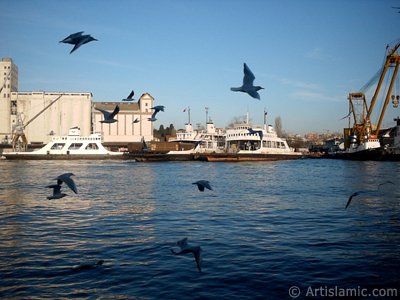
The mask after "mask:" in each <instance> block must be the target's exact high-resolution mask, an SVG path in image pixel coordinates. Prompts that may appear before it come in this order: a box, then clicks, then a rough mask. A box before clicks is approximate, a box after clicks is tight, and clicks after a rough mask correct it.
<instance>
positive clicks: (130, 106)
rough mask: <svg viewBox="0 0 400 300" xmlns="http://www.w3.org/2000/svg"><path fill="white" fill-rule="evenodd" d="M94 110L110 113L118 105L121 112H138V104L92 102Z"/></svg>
mask: <svg viewBox="0 0 400 300" xmlns="http://www.w3.org/2000/svg"><path fill="white" fill-rule="evenodd" d="M93 104H94V108H99V109H104V110H109V111H112V110H114V108H115V106H116V105H118V106H119V109H120V110H122V111H138V110H139V104H138V103H137V102H93Z"/></svg>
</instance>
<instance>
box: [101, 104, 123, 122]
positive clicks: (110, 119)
mask: <svg viewBox="0 0 400 300" xmlns="http://www.w3.org/2000/svg"><path fill="white" fill-rule="evenodd" d="M96 109H97V110H98V111H101V112H102V113H103V116H104V120H103V121H100V123H108V124H111V123H114V122H117V121H118V120H117V119H114V117H115V116H116V115H117V114H118V112H119V106H118V105H117V106H115V108H114V111H113V112H112V113H110V112H108V111H106V110H103V109H100V108H97V107H96Z"/></svg>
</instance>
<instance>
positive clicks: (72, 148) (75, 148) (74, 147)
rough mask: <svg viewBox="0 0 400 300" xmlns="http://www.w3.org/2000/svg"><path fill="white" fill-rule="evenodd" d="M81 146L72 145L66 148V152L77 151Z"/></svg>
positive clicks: (77, 144) (78, 144) (79, 144)
mask: <svg viewBox="0 0 400 300" xmlns="http://www.w3.org/2000/svg"><path fill="white" fill-rule="evenodd" d="M82 145H83V144H82V143H72V144H71V146H69V147H68V150H78V149H79V148H80V147H82Z"/></svg>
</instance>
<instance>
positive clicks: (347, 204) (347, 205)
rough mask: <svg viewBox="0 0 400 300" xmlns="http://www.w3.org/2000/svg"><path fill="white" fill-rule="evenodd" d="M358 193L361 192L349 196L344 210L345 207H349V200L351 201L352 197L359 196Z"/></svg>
mask: <svg viewBox="0 0 400 300" xmlns="http://www.w3.org/2000/svg"><path fill="white" fill-rule="evenodd" d="M360 193H361V192H355V193H353V194H351V195H350V197H349V200H347V203H346V207H345V209H346V208H347V207H349V205H350V203H351V200H352V199H353V197H355V196H358V195H360Z"/></svg>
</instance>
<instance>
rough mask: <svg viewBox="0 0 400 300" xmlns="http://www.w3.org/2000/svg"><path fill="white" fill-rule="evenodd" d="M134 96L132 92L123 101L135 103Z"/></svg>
mask: <svg viewBox="0 0 400 300" xmlns="http://www.w3.org/2000/svg"><path fill="white" fill-rule="evenodd" d="M133 95H135V92H134V91H133V90H132V92H131V93H130V94H129V95H128V97H126V98H125V99H122V101H133V100H134V99H133Z"/></svg>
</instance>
